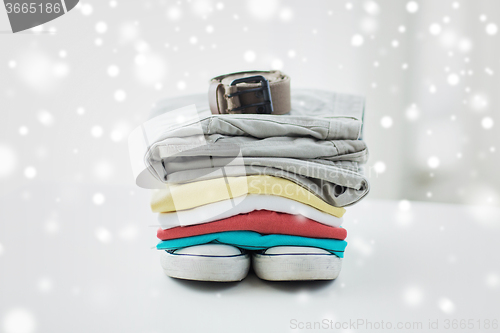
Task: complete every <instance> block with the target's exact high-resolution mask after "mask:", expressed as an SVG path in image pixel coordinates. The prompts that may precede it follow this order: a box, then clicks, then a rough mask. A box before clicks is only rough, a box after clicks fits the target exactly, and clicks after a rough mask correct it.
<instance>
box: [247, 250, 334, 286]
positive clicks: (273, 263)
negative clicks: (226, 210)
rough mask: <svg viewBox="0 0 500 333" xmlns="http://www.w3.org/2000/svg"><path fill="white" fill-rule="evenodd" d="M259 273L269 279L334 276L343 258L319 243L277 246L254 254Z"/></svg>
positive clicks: (308, 278)
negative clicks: (319, 246) (318, 244)
mask: <svg viewBox="0 0 500 333" xmlns="http://www.w3.org/2000/svg"><path fill="white" fill-rule="evenodd" d="M252 263H253V269H254V271H255V273H256V274H257V276H258V277H259V278H261V279H263V280H269V281H297V280H302V281H303V280H333V279H335V278H337V276H339V273H340V269H341V267H342V259H340V258H339V257H337V256H336V255H334V254H332V253H330V252H328V251H326V250H323V249H319V248H315V247H302V246H276V247H271V248H269V249H267V250H263V251H261V252H256V253H254V254H253V256H252Z"/></svg>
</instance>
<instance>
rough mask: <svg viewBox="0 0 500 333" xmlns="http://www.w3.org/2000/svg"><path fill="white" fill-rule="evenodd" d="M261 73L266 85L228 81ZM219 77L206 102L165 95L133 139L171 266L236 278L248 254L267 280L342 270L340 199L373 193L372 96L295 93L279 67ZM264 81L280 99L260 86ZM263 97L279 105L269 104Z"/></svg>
mask: <svg viewBox="0 0 500 333" xmlns="http://www.w3.org/2000/svg"><path fill="white" fill-rule="evenodd" d="M256 74H258V75H259V76H261V77H264V78H265V79H266V82H254V81H251V80H243V82H237V83H238V84H234V85H233V84H231V82H234V80H238V78H241V77H243V78H246V77H248V76H250V77H251V78H253V77H254V76H255V75H256ZM221 78H222V79H220V80H217V84H218V86H217V87H216V88H215V91H214V92H213V96H211V97H210V100H209V99H207V98H206V95H203V94H200V95H191V96H184V97H180V98H173V99H167V100H164V101H161V102H160V103H158V104H157V105H156V106H155V108H154V110H153V112H152V115H151V119H150V120H149V121H148V122H146V123H144V124H143V125H142V126H141V127H139V128H137V129H136V130H135V131H134V132H133V133H132V134H131V135H130V138H129V146H130V153H131V160H132V166H133V170H134V173H135V176H136V182H137V184H138V185H139V186H141V187H145V188H151V189H154V190H153V195H152V199H151V208H152V210H153V212H156V213H158V222H159V226H160V228H159V229H158V231H157V236H158V238H159V239H160V240H161V241H160V243H159V244H158V245H157V249H158V250H160V253H161V264H162V266H163V269H164V271H165V272H166V274H167V275H169V276H171V277H175V278H181V279H189V280H204V281H240V280H242V279H244V278H245V276H246V275H247V273H248V270H249V268H250V263H251V262H252V263H253V269H254V271H255V273H256V274H257V276H258V277H259V278H262V279H265V280H272V281H284V280H287V281H289V280H330V279H335V278H336V277H337V276H338V274H339V273H340V269H341V264H342V258H343V256H344V250H345V248H346V246H347V242H346V241H345V240H344V239H345V238H346V236H347V232H346V229H344V228H342V227H341V224H342V216H343V215H344V213H345V208H344V207H345V206H349V205H352V204H354V203H356V202H357V201H359V200H360V199H361V198H363V197H364V196H365V195H366V194H367V193H368V191H369V184H368V181H367V179H366V178H365V177H364V176H363V175H362V172H361V168H362V164H363V163H365V162H366V160H367V157H368V151H367V148H366V145H365V143H364V141H362V140H361V134H362V125H363V112H364V99H363V98H362V97H358V96H353V95H346V94H336V93H332V92H325V91H320V90H293V91H292V92H291V93H290V92H289V91H290V88H289V78H288V77H287V76H286V75H284V74H282V73H280V72H278V71H273V72H250V73H235V74H231V75H228V76H223V77H221ZM216 79H217V78H216ZM283 81H287V84H288V87H286V88H285V90H283ZM266 84H267V85H268V86H270V89H269V90H268V91H267V93H268V94H269V96H268V97H269V98H268V99H269V100H271V98H272V103H268V102H269V100H266V96H262V93H261V90H262V89H264V88H266V86H265V85H266ZM279 84H281V87H280V88H279V89H278V88H276V86H277V85H279ZM234 87H236V88H234ZM273 87H274V89H273ZM217 89H222V90H223V94H221V96H218V93H219V92H218V91H217ZM224 89H226V91H225V93H224ZM287 89H288V92H287ZM245 90H248V91H247V92H245ZM228 91H229V93H228ZM238 91H243V93H244V94H245V95H251V96H253V97H250V98H256V99H259V98H261V99H263V100H264V102H262V103H256V101H254V100H251V99H250V100H249V99H245V98H244V97H243V96H244V95H243V93H238ZM283 91H284V92H285V93H283ZM235 92H236V94H235ZM287 93H288V95H287ZM240 94H241V95H240ZM214 96H215V97H214ZM275 96H276V97H275ZM218 97H219V98H220V99H224V101H225V102H226V103H225V104H223V105H221V104H222V103H220V102H218V101H216V102H215V109H216V110H215V112H214V105H213V104H214V103H213V98H215V99H216V100H217V98H218ZM234 97H239V98H238V99H239V100H238V101H237V104H236V105H234V104H235V103H231V99H232V98H234ZM266 103H267V104H270V105H271V112H267V111H268V110H267V109H266V110H264V109H263V108H261V106H262V105H265V104H266ZM186 105H187V106H186ZM245 105H250V107H253V108H254V109H256V110H254V111H256V113H246V111H248V107H245ZM221 110H222V112H221ZM228 110H229V111H231V110H233V111H234V110H237V111H240V110H242V111H241V112H228ZM262 112H265V113H270V114H263V113H262ZM211 113H223V114H211ZM226 113H227V114H226Z"/></svg>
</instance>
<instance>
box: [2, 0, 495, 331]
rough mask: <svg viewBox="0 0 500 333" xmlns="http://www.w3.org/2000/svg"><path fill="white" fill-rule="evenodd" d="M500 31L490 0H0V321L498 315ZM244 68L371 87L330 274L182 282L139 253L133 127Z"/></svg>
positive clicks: (242, 326) (141, 198) (158, 325)
mask: <svg viewBox="0 0 500 333" xmlns="http://www.w3.org/2000/svg"><path fill="white" fill-rule="evenodd" d="M499 25H500V1H497V0H489V1H488V0H456V1H454V0H440V1H435V0H434V1H433V0H418V1H413V0H412V1H409V0H405V1H401V0H342V1H319V0H317V1H285V0H247V1H229V0H191V1H171V0H154V1H153V0H142V1H125V0H104V1H103V0H99V1H97V0H92V1H81V2H80V4H79V5H78V6H77V8H75V9H73V10H71V11H70V12H68V13H67V14H66V15H63V16H62V17H59V18H57V19H56V20H54V21H52V22H48V23H46V24H44V25H43V26H39V27H35V28H33V29H31V30H29V31H25V32H20V33H17V34H12V33H11V32H10V26H9V22H8V18H7V15H6V12H5V10H4V7H3V6H0V45H1V46H0V50H1V51H0V221H1V223H0V316H1V317H0V318H1V319H0V324H1V327H0V332H6V333H32V332H68V331H71V332H89V331H91V332H97V331H103V332H104V331H105V332H116V331H120V332H129V331H131V332H146V333H151V332H163V331H165V329H167V328H168V329H169V330H170V331H172V332H182V331H186V325H188V326H189V325H191V326H193V327H196V329H195V330H193V329H192V330H191V331H207V327H208V326H206V325H208V324H214V323H215V324H217V325H218V326H220V327H219V329H218V332H223V331H224V330H223V328H224V327H225V328H228V327H229V328H231V329H230V330H227V331H230V332H235V331H236V332H240V331H241V332H243V331H245V332H256V331H259V332H262V331H266V330H267V331H270V328H271V326H270V325H274V326H273V328H274V329H273V330H272V331H273V332H278V331H280V332H281V331H284V330H283V329H285V328H287V327H288V321H289V320H290V318H291V316H297V318H299V319H300V318H303V319H304V320H316V319H317V318H323V317H325V318H337V319H344V320H345V319H350V318H368V319H374V320H380V319H381V318H382V319H388V320H391V319H397V320H415V319H419V318H420V319H422V320H424V322H425V323H427V322H428V321H429V320H430V319H434V318H449V316H450V315H451V314H453V315H456V316H457V317H456V318H459V319H461V318H475V319H480V318H486V319H488V320H490V319H493V318H497V317H495V316H498V313H499V311H498V301H497V299H498V297H497V295H496V294H494V292H495V290H496V291H498V290H500V289H499V286H500V273H499V272H500V271H499V269H498V267H497V264H496V261H494V260H490V258H494V256H492V255H491V252H492V251H493V253H495V251H496V252H498V251H497V250H495V249H494V246H492V244H497V243H498V242H497V239H498V237H497V234H495V230H496V231H498V221H500V218H499V216H500V210H499V209H498V208H497V207H496V206H499V205H500V198H499V195H500V176H499V175H498V167H499V165H500V157H499V154H500V144H499V143H500V132H499V131H498V126H499V125H500V113H499V112H498V108H499V103H500V100H499V98H498V95H499V94H500V90H499V89H500V82H499V77H500V54H499V51H500V43H499V38H500V31H498V30H499ZM252 69H264V70H266V69H280V70H282V71H283V72H285V73H287V74H288V75H289V76H291V78H292V89H293V88H319V89H326V90H333V91H338V92H344V93H351V94H358V95H364V96H365V97H366V115H365V133H364V138H365V139H366V141H367V143H368V146H369V149H370V154H371V155H370V160H369V162H368V165H367V168H366V170H367V173H368V176H369V179H370V181H371V184H372V186H371V193H370V195H369V196H368V199H367V200H364V201H362V202H361V203H360V205H359V206H355V207H352V208H349V212H348V214H346V223H345V226H346V228H348V230H349V238H348V241H349V244H350V245H349V247H348V249H349V251H348V253H347V257H348V258H349V259H348V260H346V261H345V263H344V268H343V273H342V274H341V276H340V277H339V279H338V281H335V282H334V283H332V284H319V285H318V284H316V285H314V284H311V285H308V286H305V285H296V284H291V285H290V284H289V285H287V286H283V285H276V284H270V283H267V284H266V283H264V282H262V281H259V280H258V279H257V278H256V277H255V276H253V278H252V277H249V278H247V280H245V282H244V283H241V284H240V285H239V287H236V286H235V285H231V286H226V287H220V286H219V287H213V286H212V287H207V286H202V285H200V284H187V283H183V282H182V281H177V280H174V279H167V278H166V277H165V276H164V274H163V273H162V272H161V267H160V265H158V256H157V253H155V251H154V250H152V249H151V247H152V246H154V244H156V242H157V240H156V237H155V227H154V225H155V224H156V223H157V222H156V216H155V215H154V214H151V212H150V209H149V204H148V203H149V192H148V191H147V190H144V189H140V188H137V187H136V186H135V183H134V179H133V176H132V171H131V167H130V162H129V156H128V147H127V136H128V134H129V133H130V132H131V130H132V129H134V128H135V127H136V126H138V125H140V124H141V123H142V122H144V121H145V120H146V119H147V118H148V114H149V111H150V109H151V107H152V106H153V105H154V103H155V101H157V100H160V99H163V98H168V97H173V96H179V95H185V94H193V93H206V91H207V88H208V81H209V79H210V78H211V77H214V76H216V75H220V74H224V73H229V72H233V71H243V70H252ZM374 199H382V200H374ZM386 199H387V200H386ZM413 201H426V202H430V203H416V202H413ZM432 203H452V204H460V205H467V206H464V207H458V206H457V205H435V204H432ZM471 208H472V211H469V210H470V209H471ZM487 208H491V209H487ZM413 222H414V223H413ZM475 222H478V223H475ZM495 228H496V229H495ZM478 240H479V241H478ZM464 244H466V245H467V246H464ZM469 245H470V246H469ZM394 249H397V250H396V251H394ZM373 286H376V287H373ZM464 286H467V288H464ZM275 296H277V297H275ZM166 298H168V301H165V299H166ZM263 300H264V301H263ZM170 302H172V303H173V304H175V306H172V305H171V303H170ZM262 304H268V305H267V308H268V309H273V310H272V311H259V313H258V316H257V313H256V311H257V309H262ZM172 308H175V310H176V311H177V312H175V311H172ZM193 313H195V314H196V317H195V320H193V318H191V314H193ZM245 314H246V315H245ZM365 316H366V317H365ZM256 318H258V320H255V319H256ZM266 325H267V326H266ZM255 326H260V328H259V329H257V330H255ZM288 331H289V330H288ZM288 331H287V332H288ZM344 332H347V331H344ZM349 332H352V331H349Z"/></svg>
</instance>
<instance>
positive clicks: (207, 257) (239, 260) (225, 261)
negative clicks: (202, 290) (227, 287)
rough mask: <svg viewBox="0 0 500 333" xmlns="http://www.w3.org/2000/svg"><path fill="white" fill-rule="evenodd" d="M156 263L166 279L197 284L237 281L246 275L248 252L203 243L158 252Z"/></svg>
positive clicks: (227, 246)
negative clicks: (198, 282)
mask: <svg viewBox="0 0 500 333" xmlns="http://www.w3.org/2000/svg"><path fill="white" fill-rule="evenodd" d="M160 261H161V265H162V267H163V270H164V271H165V274H167V275H168V276H170V277H173V278H178V279H185V280H197V281H217V282H232V281H241V280H243V279H244V278H245V276H247V273H248V270H249V268H250V256H249V255H248V253H246V252H245V251H244V250H241V249H239V248H237V247H234V246H230V245H224V244H204V245H196V246H190V247H186V248H183V249H178V250H168V251H165V250H162V251H160Z"/></svg>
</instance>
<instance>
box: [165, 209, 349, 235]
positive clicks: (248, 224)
mask: <svg viewBox="0 0 500 333" xmlns="http://www.w3.org/2000/svg"><path fill="white" fill-rule="evenodd" d="M238 230H245V231H255V232H258V233H260V234H281V235H293V236H302V237H311V238H330V239H340V240H344V239H345V238H346V237H347V231H346V230H345V229H344V228H337V227H331V226H327V225H324V224H322V223H318V222H316V221H313V220H311V219H308V218H306V217H303V216H301V215H291V214H285V213H277V212H272V211H268V210H256V211H253V212H250V213H248V214H239V215H234V216H231V217H228V218H226V219H222V220H218V221H214V222H209V223H202V224H196V225H190V226H186V227H175V228H170V229H165V230H163V229H161V228H160V229H158V233H157V236H158V238H159V239H161V240H169V239H176V238H183V237H190V236H198V235H204V234H212V233H215V232H223V231H238Z"/></svg>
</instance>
